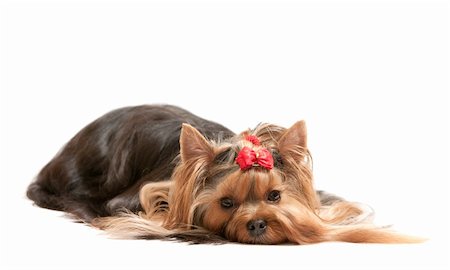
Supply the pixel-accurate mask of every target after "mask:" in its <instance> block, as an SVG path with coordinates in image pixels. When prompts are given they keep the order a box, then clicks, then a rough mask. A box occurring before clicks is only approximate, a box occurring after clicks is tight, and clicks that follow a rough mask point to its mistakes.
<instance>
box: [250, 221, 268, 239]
mask: <svg viewBox="0 0 450 270" xmlns="http://www.w3.org/2000/svg"><path fill="white" fill-rule="evenodd" d="M266 229H267V222H266V221H265V220H263V219H255V220H250V221H249V222H248V223H247V230H248V232H249V233H250V235H252V236H258V235H261V234H263V233H264V232H265V231H266Z"/></svg>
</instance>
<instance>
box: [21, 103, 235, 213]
mask: <svg viewBox="0 0 450 270" xmlns="http://www.w3.org/2000/svg"><path fill="white" fill-rule="evenodd" d="M183 123H188V124H190V125H192V126H194V127H195V128H197V129H198V130H199V131H200V132H201V133H202V134H203V135H204V136H205V137H207V138H208V139H214V140H221V139H226V138H229V137H231V136H233V135H234V133H233V132H232V131H230V130H229V129H227V128H226V127H224V126H222V125H220V124H217V123H214V122H211V121H208V120H205V119H202V118H200V117H198V116H196V115H194V114H192V113H190V112H188V111H186V110H183V109H181V108H178V107H175V106H170V105H143V106H137V107H126V108H121V109H117V110H114V111H111V112H109V113H107V114H105V115H104V116H102V117H100V118H98V119H97V120H95V121H94V122H92V123H90V124H89V125H87V126H86V127H85V128H83V129H82V130H81V131H80V132H79V133H78V134H76V135H75V137H73V138H72V139H71V140H70V141H69V142H68V143H67V144H66V145H65V146H64V147H63V148H62V149H61V150H60V152H59V153H58V154H57V155H56V156H55V157H54V158H53V159H52V160H51V161H50V162H49V163H48V164H47V165H46V166H45V167H44V168H43V169H42V170H41V171H40V173H39V174H38V176H37V178H36V180H35V181H34V182H33V183H32V184H31V185H30V186H29V187H28V190H27V196H28V198H30V199H31V200H33V201H34V202H35V203H36V204H37V205H38V206H40V207H45V208H49V209H55V210H61V211H66V212H68V213H71V214H73V215H75V216H77V217H78V218H80V219H81V220H83V221H86V222H89V221H91V220H92V219H93V218H95V217H100V216H110V215H114V214H115V213H116V212H117V211H118V210H119V209H121V208H126V209H128V210H131V211H133V212H136V211H138V210H140V204H139V198H138V193H139V189H140V187H141V186H142V185H143V184H144V183H145V182H152V181H164V180H168V179H170V176H171V174H172V171H173V169H174V167H175V166H176V162H175V161H174V160H175V158H176V157H177V155H178V154H179V151H180V146H179V137H180V131H181V125H182V124H183Z"/></svg>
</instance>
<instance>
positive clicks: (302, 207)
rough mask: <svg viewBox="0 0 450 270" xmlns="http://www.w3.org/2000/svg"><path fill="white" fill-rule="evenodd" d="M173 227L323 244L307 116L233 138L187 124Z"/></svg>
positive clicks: (172, 200)
mask: <svg viewBox="0 0 450 270" xmlns="http://www.w3.org/2000/svg"><path fill="white" fill-rule="evenodd" d="M180 147H181V153H180V156H181V157H180V158H181V162H180V165H179V166H178V167H177V169H176V170H175V172H174V175H173V180H174V183H173V184H174V186H173V188H172V189H171V191H170V195H169V198H168V201H169V202H168V203H169V211H168V217H167V220H166V225H167V226H168V227H169V228H172V229H175V228H177V227H180V226H187V227H189V226H196V227H197V226H198V227H202V228H204V229H206V230H208V231H210V232H213V233H215V234H218V235H221V236H223V237H225V238H226V239H228V240H231V241H237V242H243V243H258V244H276V243H282V242H297V243H300V242H318V241H320V240H321V239H319V238H321V237H322V232H321V230H322V228H321V226H320V225H318V217H317V216H316V214H315V210H316V209H317V207H318V206H319V202H318V200H317V197H316V194H315V191H314V188H313V180H312V172H311V157H310V154H309V151H308V149H307V146H306V127H305V123H304V122H303V121H299V122H297V123H295V124H294V125H293V126H292V127H291V128H289V129H285V128H281V127H278V126H275V125H268V124H262V125H259V126H258V127H257V128H255V129H254V130H249V131H247V132H243V133H241V134H239V135H237V136H235V137H234V138H233V139H231V140H228V141H225V142H219V143H218V142H211V141H208V140H206V139H205V138H204V137H203V136H202V135H201V134H200V133H199V132H198V131H197V130H196V129H195V128H193V127H192V126H190V125H183V127H182V132H181V137H180Z"/></svg>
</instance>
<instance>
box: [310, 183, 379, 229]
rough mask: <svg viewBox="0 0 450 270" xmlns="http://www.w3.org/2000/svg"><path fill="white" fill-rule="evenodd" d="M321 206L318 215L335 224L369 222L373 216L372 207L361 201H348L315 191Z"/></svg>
mask: <svg viewBox="0 0 450 270" xmlns="http://www.w3.org/2000/svg"><path fill="white" fill-rule="evenodd" d="M317 196H318V197H319V199H320V202H321V207H320V209H319V210H318V215H319V216H320V218H322V219H323V220H324V221H326V222H327V223H330V224H335V225H349V224H360V223H370V222H372V220H373V217H374V211H373V209H372V208H371V207H370V206H368V205H366V204H363V203H357V202H348V201H346V200H345V199H343V198H341V197H338V196H336V195H334V194H330V193H327V192H325V191H317Z"/></svg>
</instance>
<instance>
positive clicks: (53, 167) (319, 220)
mask: <svg viewBox="0 0 450 270" xmlns="http://www.w3.org/2000/svg"><path fill="white" fill-rule="evenodd" d="M27 196H28V198H29V199H31V200H33V201H34V203H35V204H36V205H38V206H40V207H44V208H48V209H54V210H60V211H65V212H67V213H69V214H70V215H71V216H72V217H73V218H75V219H77V220H79V221H82V222H84V223H87V224H90V225H91V226H94V227H96V228H100V229H102V230H105V231H106V232H108V233H109V234H110V235H112V236H113V237H118V238H130V239H176V240H180V241H187V242H190V243H219V242H239V243H247V244H284V243H291V244H292V243H294V244H311V243H319V242H324V241H344V242H354V243H416V242H421V241H422V240H421V239H419V238H416V237H411V236H406V235H402V234H399V233H397V232H394V231H391V230H389V229H388V228H384V227H377V226H375V225H374V224H372V222H371V221H372V218H373V211H372V209H371V208H370V207H368V206H366V205H364V204H360V203H354V202H349V201H346V200H344V199H342V198H340V197H338V196H335V195H332V194H329V193H326V192H324V191H316V190H315V189H314V185H313V172H312V157H311V154H310V151H309V149H308V147H307V134H306V125H305V122H304V121H299V122H296V123H295V124H293V125H292V126H291V127H290V128H284V127H280V126H278V125H274V124H267V123H262V124H259V125H258V126H257V127H255V128H254V129H249V130H246V131H244V132H242V133H239V134H235V133H234V132H232V131H231V130H230V129H228V128H226V127H224V126H222V125H220V124H218V123H215V122H212V121H209V120H206V119H203V118H201V117H198V116H196V115H194V114H192V113H190V112H189V111H187V110H184V109H182V108H179V107H176V106H172V105H142V106H135V107H125V108H120V109H117V110H114V111H111V112H109V113H107V114H105V115H104V116H102V117H100V118H98V119H97V120H95V121H94V122H92V123H90V124H89V125H87V126H86V127H85V128H83V129H82V130H81V131H80V132H79V133H77V134H76V135H75V136H74V137H73V138H72V139H71V140H70V141H69V142H68V143H67V144H66V145H65V146H64V147H63V148H62V150H61V151H60V152H59V153H58V154H57V155H56V156H55V157H54V158H53V159H52V160H51V161H50V162H49V163H48V164H47V165H46V166H45V167H44V168H43V169H42V170H41V171H40V173H39V174H38V175H37V177H36V179H35V181H34V182H32V183H31V184H30V185H29V187H28V190H27Z"/></svg>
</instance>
